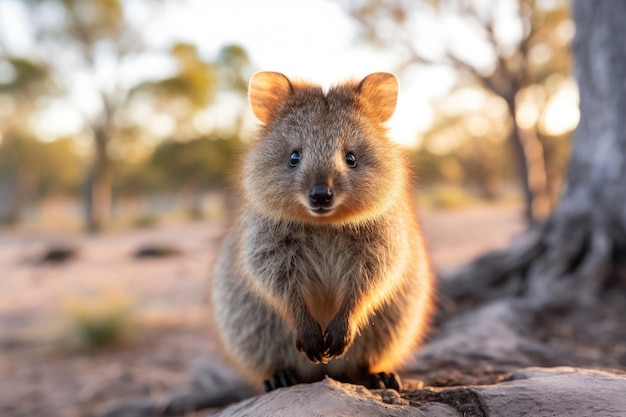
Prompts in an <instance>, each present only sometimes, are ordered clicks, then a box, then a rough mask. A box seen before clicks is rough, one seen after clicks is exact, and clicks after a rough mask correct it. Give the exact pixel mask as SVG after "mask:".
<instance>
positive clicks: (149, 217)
mask: <svg viewBox="0 0 626 417" xmlns="http://www.w3.org/2000/svg"><path fill="white" fill-rule="evenodd" d="M159 220H160V219H159V217H158V216H156V215H154V214H147V213H146V214H142V215H141V216H138V217H136V218H135V219H134V220H133V223H132V224H133V227H136V228H139V229H149V228H152V227H155V226H157V225H158V224H159Z"/></svg>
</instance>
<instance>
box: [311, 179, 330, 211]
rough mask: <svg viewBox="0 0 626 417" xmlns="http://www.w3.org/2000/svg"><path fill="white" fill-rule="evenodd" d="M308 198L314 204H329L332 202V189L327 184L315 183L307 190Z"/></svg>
mask: <svg viewBox="0 0 626 417" xmlns="http://www.w3.org/2000/svg"><path fill="white" fill-rule="evenodd" d="M309 200H310V201H311V204H313V205H315V206H330V205H331V204H332V202H333V190H332V189H331V188H330V187H329V186H328V184H316V185H314V186H313V187H311V189H310V190H309Z"/></svg>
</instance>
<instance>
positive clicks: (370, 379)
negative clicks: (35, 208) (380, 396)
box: [364, 372, 402, 391]
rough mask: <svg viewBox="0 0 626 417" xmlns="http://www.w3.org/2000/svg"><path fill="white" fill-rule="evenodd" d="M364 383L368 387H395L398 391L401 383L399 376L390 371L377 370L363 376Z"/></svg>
mask: <svg viewBox="0 0 626 417" xmlns="http://www.w3.org/2000/svg"><path fill="white" fill-rule="evenodd" d="M364 385H365V386H366V387H367V388H370V389H385V388H388V389H395V390H396V391H400V389H401V388H402V384H401V383H400V377H399V376H398V375H396V374H394V373H392V372H379V373H377V374H369V375H366V376H365V383H364Z"/></svg>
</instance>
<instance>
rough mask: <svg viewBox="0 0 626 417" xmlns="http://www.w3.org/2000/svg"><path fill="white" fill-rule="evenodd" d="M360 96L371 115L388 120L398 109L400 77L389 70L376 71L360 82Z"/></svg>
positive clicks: (377, 118)
mask: <svg viewBox="0 0 626 417" xmlns="http://www.w3.org/2000/svg"><path fill="white" fill-rule="evenodd" d="M358 89H359V98H360V101H361V103H362V104H363V105H364V106H365V108H366V111H367V112H368V114H369V116H370V117H372V118H374V119H375V120H377V121H378V122H380V123H382V122H386V121H387V120H389V118H390V117H391V116H392V115H393V112H394V111H395V110H396V103H397V102H398V77H396V76H395V75H394V74H391V73H389V72H375V73H373V74H370V75H368V76H367V77H365V78H363V80H362V81H361V83H360V84H359V87H358Z"/></svg>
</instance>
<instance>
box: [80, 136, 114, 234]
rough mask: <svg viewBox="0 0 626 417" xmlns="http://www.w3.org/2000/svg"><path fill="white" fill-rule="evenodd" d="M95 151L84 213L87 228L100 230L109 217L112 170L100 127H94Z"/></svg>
mask: <svg viewBox="0 0 626 417" xmlns="http://www.w3.org/2000/svg"><path fill="white" fill-rule="evenodd" d="M94 134H95V144H96V152H95V159H94V163H93V166H92V168H91V171H90V172H89V175H88V177H87V190H86V212H87V213H86V215H87V230H88V231H89V232H91V233H98V232H100V231H102V230H103V229H104V228H105V227H106V225H107V223H108V221H109V218H110V213H111V201H112V186H113V185H112V183H113V178H112V175H113V172H112V166H111V160H110V158H109V156H108V154H107V150H106V147H107V143H108V139H109V138H108V135H107V133H106V132H105V131H104V129H102V128H97V129H95V132H94Z"/></svg>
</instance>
